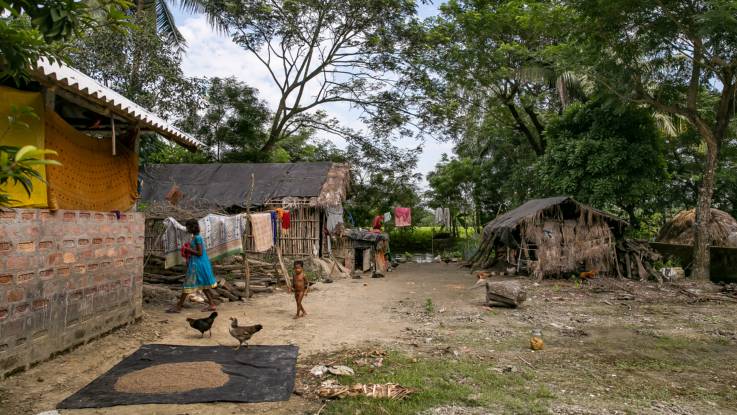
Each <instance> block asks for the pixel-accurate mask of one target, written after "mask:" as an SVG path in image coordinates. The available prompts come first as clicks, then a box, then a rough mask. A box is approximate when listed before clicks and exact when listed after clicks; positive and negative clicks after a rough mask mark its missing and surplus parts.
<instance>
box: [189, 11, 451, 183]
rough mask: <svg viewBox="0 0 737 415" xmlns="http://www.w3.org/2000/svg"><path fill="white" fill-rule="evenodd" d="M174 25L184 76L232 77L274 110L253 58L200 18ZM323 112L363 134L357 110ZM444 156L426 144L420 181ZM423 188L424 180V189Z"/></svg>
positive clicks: (275, 98)
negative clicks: (182, 47)
mask: <svg viewBox="0 0 737 415" xmlns="http://www.w3.org/2000/svg"><path fill="white" fill-rule="evenodd" d="M177 23H178V27H179V30H180V31H181V33H182V35H183V36H184V37H185V39H187V44H188V47H187V52H186V54H185V56H184V57H183V60H182V70H183V71H184V73H185V74H186V75H188V76H198V77H204V76H207V77H214V76H217V77H231V76H233V77H235V78H237V79H239V80H241V81H243V82H245V83H247V84H248V85H250V86H252V87H254V88H257V89H258V90H259V96H260V97H261V99H263V100H264V101H266V102H267V103H268V105H269V106H270V107H272V108H273V107H276V105H277V104H278V102H279V99H280V97H281V93H280V91H279V89H278V87H277V86H276V85H275V83H274V81H273V79H272V78H271V75H270V74H269V72H268V70H267V69H266V68H265V67H264V65H263V64H262V63H261V62H260V61H259V60H258V59H257V58H256V57H255V56H254V55H252V54H251V53H248V52H246V51H245V50H244V49H243V48H241V47H240V46H238V45H236V44H235V43H233V41H232V40H231V39H230V38H228V37H226V36H224V35H222V34H220V33H217V32H216V31H215V30H214V29H213V28H212V27H210V25H209V24H208V23H207V19H206V18H205V17H204V16H202V15H193V16H184V15H181V14H178V15H177ZM308 92H309V91H308ZM312 92H313V93H314V92H316V91H312ZM322 109H324V110H325V111H327V112H328V114H330V115H332V116H334V117H335V118H337V119H338V120H339V121H340V122H341V124H342V125H344V126H347V127H350V128H352V129H354V130H358V131H361V130H364V124H363V122H362V121H361V120H360V116H361V111H360V110H359V109H355V108H353V109H352V108H351V107H350V106H349V105H348V104H342V103H333V104H330V105H326V106H324V107H323V108H322ZM323 138H326V139H329V140H330V141H331V142H333V143H334V144H335V145H337V146H338V147H341V148H344V147H345V142H344V141H343V140H342V139H340V138H338V137H335V136H331V135H328V134H325V135H324V137H323ZM418 143H419V141H418V140H415V139H403V140H401V141H400V142H399V143H398V145H400V146H402V147H405V148H414V147H416V146H417V145H418ZM443 152H446V153H451V152H452V145H451V144H448V143H438V142H435V141H434V140H428V142H427V143H426V144H425V146H424V148H423V152H422V155H421V156H420V161H419V164H418V171H419V172H420V173H422V174H423V177H424V176H425V175H426V174H427V173H428V172H430V171H431V170H433V168H434V167H435V163H437V162H438V161H439V160H440V157H441V155H442V153H443ZM424 185H425V184H424V180H423V187H424Z"/></svg>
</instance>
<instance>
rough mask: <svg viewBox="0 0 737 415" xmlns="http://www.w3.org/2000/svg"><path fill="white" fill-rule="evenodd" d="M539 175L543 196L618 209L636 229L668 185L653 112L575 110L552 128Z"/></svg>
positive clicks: (605, 105)
mask: <svg viewBox="0 0 737 415" xmlns="http://www.w3.org/2000/svg"><path fill="white" fill-rule="evenodd" d="M547 137H548V148H547V150H546V153H545V156H544V157H543V158H542V159H541V160H540V162H539V164H538V166H537V170H538V174H539V177H540V181H541V185H542V186H543V188H544V190H543V192H546V193H548V194H549V195H559V194H564V195H571V196H574V197H575V198H576V199H578V200H579V201H581V202H584V203H588V204H592V205H594V206H598V207H601V208H611V207H617V208H619V209H621V211H623V212H626V213H627V214H629V217H630V221H631V222H632V224H633V225H636V224H637V222H638V220H637V214H636V212H637V211H643V210H644V211H646V212H647V211H652V210H653V208H654V207H655V206H656V205H657V201H656V198H655V197H656V196H657V195H658V194H659V193H660V191H661V190H662V186H661V183H662V182H663V181H664V180H665V179H666V168H665V167H666V166H665V160H664V157H663V145H662V138H661V137H660V136H659V134H658V131H657V129H656V127H655V124H654V122H653V119H652V117H651V114H650V112H649V111H648V110H646V109H643V108H637V107H633V106H624V107H622V106H619V105H617V104H616V103H610V102H607V101H604V100H595V101H590V102H588V103H586V104H574V105H572V106H571V107H569V108H568V109H567V110H566V111H565V113H564V114H563V116H561V117H560V118H559V119H557V120H556V121H554V122H552V123H551V124H550V125H549V126H548V130H547Z"/></svg>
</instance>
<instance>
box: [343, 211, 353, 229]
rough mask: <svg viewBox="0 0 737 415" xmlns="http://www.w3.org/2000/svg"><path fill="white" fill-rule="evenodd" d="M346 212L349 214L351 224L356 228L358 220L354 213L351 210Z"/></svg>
mask: <svg viewBox="0 0 737 415" xmlns="http://www.w3.org/2000/svg"><path fill="white" fill-rule="evenodd" d="M345 213H347V214H348V222H350V223H351V226H353V227H354V228H355V227H356V221H355V219H353V215H352V214H351V212H349V211H346V212H345Z"/></svg>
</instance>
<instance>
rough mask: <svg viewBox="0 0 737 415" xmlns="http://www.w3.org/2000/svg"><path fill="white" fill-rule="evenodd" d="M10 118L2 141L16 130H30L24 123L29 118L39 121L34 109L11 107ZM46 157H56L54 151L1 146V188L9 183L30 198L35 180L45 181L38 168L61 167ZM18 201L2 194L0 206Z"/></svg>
mask: <svg viewBox="0 0 737 415" xmlns="http://www.w3.org/2000/svg"><path fill="white" fill-rule="evenodd" d="M7 117H8V127H7V128H6V129H5V131H3V132H2V133H1V134H0V141H2V139H3V138H4V137H5V135H7V134H8V133H10V132H11V131H12V129H14V128H28V127H29V124H28V123H27V122H26V121H24V120H28V119H29V118H35V119H38V115H37V114H36V113H35V112H34V111H33V108H32V107H26V106H22V107H18V106H15V105H11V106H10V114H8V115H7ZM46 155H56V152H55V151H53V150H44V149H39V148H37V147H36V146H31V145H28V146H23V147H21V148H18V147H15V146H0V186H6V185H8V184H9V183H12V184H13V185H17V184H19V183H20V185H21V186H23V190H25V192H26V194H27V195H28V196H29V197H30V196H31V192H32V191H33V182H32V180H33V179H37V180H40V181H43V177H41V175H40V174H39V173H38V171H36V169H35V168H36V167H37V166H41V165H50V166H61V163H59V162H58V161H56V160H45V159H44V157H45V156H46ZM12 202H17V201H16V200H13V199H10V196H8V194H6V193H0V206H9V205H10V204H11V203H12Z"/></svg>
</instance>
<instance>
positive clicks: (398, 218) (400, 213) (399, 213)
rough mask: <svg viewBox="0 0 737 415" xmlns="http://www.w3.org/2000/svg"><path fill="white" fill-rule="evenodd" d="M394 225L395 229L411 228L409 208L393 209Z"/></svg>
mask: <svg viewBox="0 0 737 415" xmlns="http://www.w3.org/2000/svg"><path fill="white" fill-rule="evenodd" d="M394 225H395V226H396V227H397V228H403V227H406V226H412V210H411V209H410V208H404V207H398V208H394Z"/></svg>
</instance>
